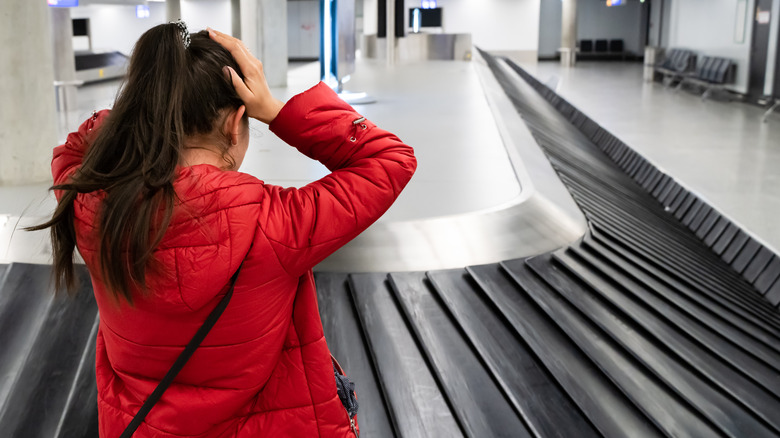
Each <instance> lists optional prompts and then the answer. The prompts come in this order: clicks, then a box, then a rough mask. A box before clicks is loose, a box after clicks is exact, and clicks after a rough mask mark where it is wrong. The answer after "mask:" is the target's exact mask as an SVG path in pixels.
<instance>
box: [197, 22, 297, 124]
mask: <svg viewBox="0 0 780 438" xmlns="http://www.w3.org/2000/svg"><path fill="white" fill-rule="evenodd" d="M208 32H209V37H210V38H211V39H212V40H214V41H216V42H217V43H219V44H220V45H221V46H222V47H224V48H225V49H227V51H228V52H230V54H231V55H232V56H233V58H234V59H235V60H236V63H237V64H238V67H239V68H240V69H241V72H242V73H243V74H244V79H243V80H242V79H241V77H240V76H239V75H238V73H236V71H235V70H233V69H232V68H230V67H227V71H226V74H230V80H231V82H232V83H233V87H234V88H235V90H236V93H238V96H239V97H240V98H241V100H243V101H244V104H245V105H246V111H247V114H248V115H249V117H252V118H255V119H257V120H260V121H261V122H265V123H271V121H272V120H273V119H274V118H275V117H276V115H277V114H278V113H279V110H280V109H281V107H282V106H283V103H282V102H281V101H279V100H278V99H275V98H274V97H273V96H272V95H271V89H270V88H269V87H268V83H267V82H266V80H265V74H264V73H263V63H261V62H260V60H258V59H257V58H255V57H254V56H252V54H251V53H249V50H248V49H247V48H246V46H245V45H244V43H243V42H241V40H239V39H238V38H233V37H232V36H230V35H226V34H224V33H222V32H219V31H216V30H213V29H211V28H208Z"/></svg>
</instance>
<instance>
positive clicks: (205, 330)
mask: <svg viewBox="0 0 780 438" xmlns="http://www.w3.org/2000/svg"><path fill="white" fill-rule="evenodd" d="M239 272H241V267H240V266H239V268H238V270H237V271H236V273H235V274H233V277H232V278H231V279H230V288H229V289H228V291H227V293H226V294H225V296H224V297H223V298H222V300H220V302H219V303H218V304H217V307H215V308H214V310H212V311H211V313H210V314H209V316H208V318H206V321H205V322H204V323H203V325H202V326H200V328H199V329H198V331H197V332H195V336H193V337H192V340H190V342H189V343H188V344H187V346H186V347H184V351H182V352H181V354H180V355H179V357H178V358H177V359H176V362H174V363H173V366H171V369H170V370H168V374H166V375H165V377H163V379H162V380H161V381H160V383H159V384H158V385H157V388H155V389H154V391H152V395H150V396H149V398H147V399H146V401H145V402H144V404H143V406H141V409H139V410H138V413H137V414H135V417H133V421H131V422H130V424H128V425H127V427H126V428H125V431H124V432H122V435H121V436H120V438H130V437H131V436H133V434H134V433H135V430H136V429H138V426H140V425H141V423H142V422H143V421H144V418H146V415H147V414H148V413H149V411H151V410H152V408H153V407H154V405H155V403H157V402H158V401H159V400H160V397H162V395H163V393H164V392H165V390H166V389H168V387H169V386H170V385H171V383H172V382H173V379H175V378H176V375H177V374H179V371H181V369H182V368H184V364H186V363H187V361H188V360H190V357H192V354H193V353H195V350H197V349H198V347H199V346H200V343H201V342H203V340H204V339H206V335H208V334H209V332H210V331H211V328H212V327H214V324H216V323H217V320H218V319H219V317H220V316H222V312H224V311H225V308H226V307H227V305H228V302H229V301H230V297H232V296H233V287H234V286H235V285H236V279H237V278H238V273H239Z"/></svg>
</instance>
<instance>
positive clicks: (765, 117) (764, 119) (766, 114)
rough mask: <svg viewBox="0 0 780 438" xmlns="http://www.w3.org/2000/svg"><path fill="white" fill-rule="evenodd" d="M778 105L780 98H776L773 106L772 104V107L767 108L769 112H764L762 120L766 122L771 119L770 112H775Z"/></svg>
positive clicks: (779, 104)
mask: <svg viewBox="0 0 780 438" xmlns="http://www.w3.org/2000/svg"><path fill="white" fill-rule="evenodd" d="M777 107H780V100H777V99H776V100H775V103H774V105H772V106H771V107H770V108H769V109H768V110H767V112H765V113H764V117H762V118H761V121H762V122H764V123H766V121H767V120H768V119H769V115H770V114H772V113H773V112H775V110H776V109H777Z"/></svg>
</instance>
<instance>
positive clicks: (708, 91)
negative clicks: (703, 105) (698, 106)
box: [701, 87, 712, 101]
mask: <svg viewBox="0 0 780 438" xmlns="http://www.w3.org/2000/svg"><path fill="white" fill-rule="evenodd" d="M710 94H712V88H710V87H706V89H705V90H704V93H702V94H701V100H703V101H704V100H707V98H708V97H710Z"/></svg>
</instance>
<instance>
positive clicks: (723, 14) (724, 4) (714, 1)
mask: <svg viewBox="0 0 780 438" xmlns="http://www.w3.org/2000/svg"><path fill="white" fill-rule="evenodd" d="M755 3H756V2H755V0H747V14H745V22H744V30H745V32H744V39H743V40H742V41H741V42H739V41H738V39H737V38H735V30H736V27H737V26H738V23H737V17H736V8H737V6H736V4H737V2H736V1H735V0H673V1H671V2H670V4H669V5H667V7H669V8H670V17H669V22H668V27H669V44H668V47H679V48H686V49H691V50H694V51H696V52H698V53H700V54H702V55H709V56H719V57H724V58H730V59H732V60H734V62H735V63H736V64H737V78H736V82H735V85H734V87H733V89H734V90H735V91H737V92H740V93H747V91H748V77H749V69H750V45H751V38H752V35H753V20H752V17H754V15H755ZM773 19H774V18H773ZM664 25H667V24H666V23H664Z"/></svg>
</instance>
